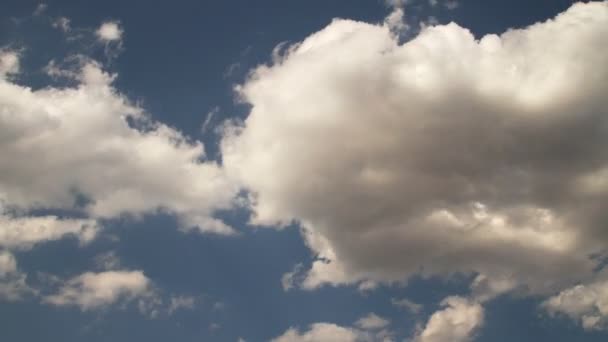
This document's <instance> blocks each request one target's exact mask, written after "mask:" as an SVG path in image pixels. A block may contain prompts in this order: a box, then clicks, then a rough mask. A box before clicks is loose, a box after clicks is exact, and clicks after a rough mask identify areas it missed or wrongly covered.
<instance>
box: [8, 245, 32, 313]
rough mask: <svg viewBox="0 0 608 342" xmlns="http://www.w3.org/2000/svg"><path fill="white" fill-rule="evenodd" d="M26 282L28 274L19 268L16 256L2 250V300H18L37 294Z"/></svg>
mask: <svg viewBox="0 0 608 342" xmlns="http://www.w3.org/2000/svg"><path fill="white" fill-rule="evenodd" d="M35 293H36V291H34V290H33V289H32V288H30V287H29V286H28V285H27V283H26V275H25V274H23V273H21V272H20V271H19V270H18V268H17V260H16V259H15V256H14V255H13V254H11V253H10V252H8V251H5V250H0V302H1V301H16V300H19V299H21V298H22V297H23V296H25V295H28V294H35Z"/></svg>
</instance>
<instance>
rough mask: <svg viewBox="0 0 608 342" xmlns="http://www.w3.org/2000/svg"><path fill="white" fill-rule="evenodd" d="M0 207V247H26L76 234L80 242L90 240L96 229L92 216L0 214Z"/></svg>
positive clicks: (0, 212) (84, 242) (95, 233)
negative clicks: (90, 218) (69, 217)
mask: <svg viewBox="0 0 608 342" xmlns="http://www.w3.org/2000/svg"><path fill="white" fill-rule="evenodd" d="M1 209H2V208H1V207H0V226H1V227H2V229H1V230H0V247H4V248H8V249H30V248H32V247H33V246H34V245H36V244H38V243H43V242H46V241H53V240H59V239H62V238H64V237H66V236H74V237H76V238H78V240H79V241H80V243H81V244H86V243H88V242H90V241H91V240H93V239H94V238H95V236H96V235H97V232H98V231H99V226H98V225H97V222H96V221H94V220H79V219H60V218H58V217H56V216H37V217H15V216H13V215H10V214H6V213H5V214H2V211H1Z"/></svg>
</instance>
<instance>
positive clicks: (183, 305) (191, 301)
mask: <svg viewBox="0 0 608 342" xmlns="http://www.w3.org/2000/svg"><path fill="white" fill-rule="evenodd" d="M195 305H196V298H195V297H192V296H172V297H171V298H170V301H169V309H168V310H169V315H171V314H173V313H174V312H176V311H178V310H192V309H194V307H195Z"/></svg>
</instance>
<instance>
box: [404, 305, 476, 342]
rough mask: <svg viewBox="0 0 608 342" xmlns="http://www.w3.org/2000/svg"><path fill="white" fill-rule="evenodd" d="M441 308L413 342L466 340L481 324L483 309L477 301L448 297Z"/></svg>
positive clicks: (465, 341)
mask: <svg viewBox="0 0 608 342" xmlns="http://www.w3.org/2000/svg"><path fill="white" fill-rule="evenodd" d="M442 305H443V306H444V308H443V309H441V310H439V311H437V312H435V313H434V314H433V315H432V316H431V317H430V318H429V320H428V322H427V324H426V326H425V327H424V329H423V330H422V331H421V332H419V333H418V334H417V335H416V337H415V338H414V339H413V341H414V342H467V341H472V339H473V337H474V334H475V333H476V332H477V330H478V329H479V328H480V327H481V326H482V325H483V320H484V310H483V308H482V307H481V305H480V304H479V303H476V302H474V301H470V300H468V299H466V298H461V297H448V298H446V299H445V300H444V301H443V302H442Z"/></svg>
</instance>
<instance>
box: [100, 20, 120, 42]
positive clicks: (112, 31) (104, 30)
mask: <svg viewBox="0 0 608 342" xmlns="http://www.w3.org/2000/svg"><path fill="white" fill-rule="evenodd" d="M95 34H97V38H98V39H99V40H101V41H103V42H112V41H119V40H121V39H122V34H123V30H122V28H121V27H120V23H119V22H117V21H107V22H105V23H102V24H101V26H99V28H98V29H97V31H95Z"/></svg>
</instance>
